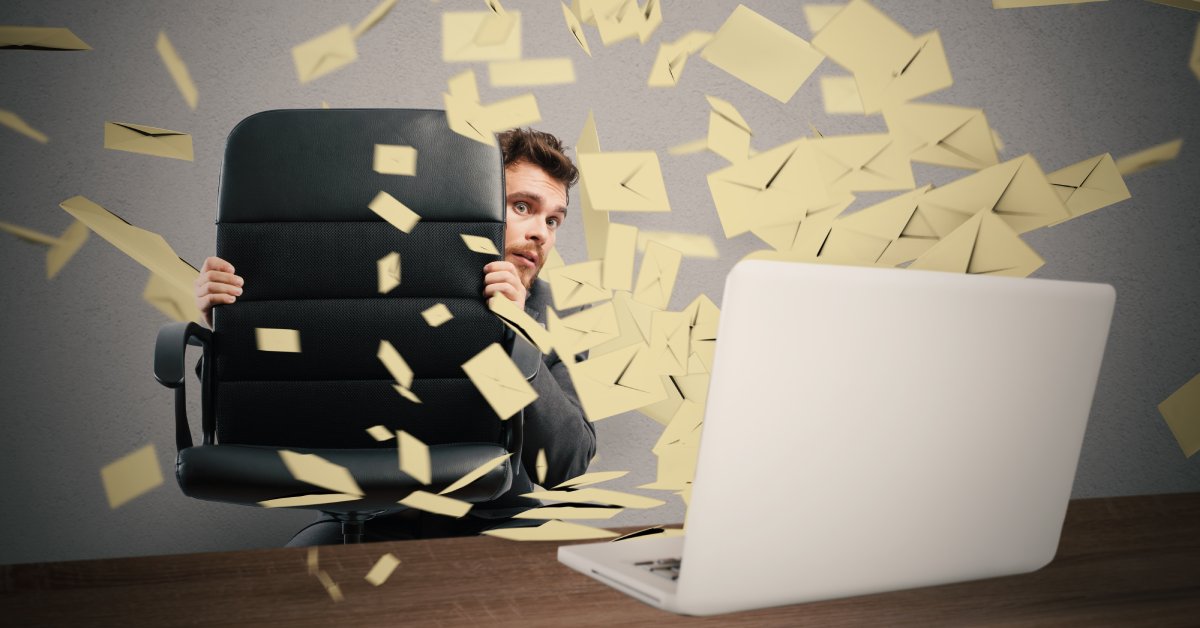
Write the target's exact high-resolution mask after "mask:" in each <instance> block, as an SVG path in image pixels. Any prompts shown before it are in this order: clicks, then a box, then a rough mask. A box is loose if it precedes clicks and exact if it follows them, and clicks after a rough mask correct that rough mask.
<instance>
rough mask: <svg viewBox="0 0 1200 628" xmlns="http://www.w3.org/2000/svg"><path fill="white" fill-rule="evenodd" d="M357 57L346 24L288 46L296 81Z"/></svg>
mask: <svg viewBox="0 0 1200 628" xmlns="http://www.w3.org/2000/svg"><path fill="white" fill-rule="evenodd" d="M357 60H358V46H356V45H355V43H354V32H353V31H352V30H350V25H349V24H342V25H341V26H338V27H337V28H335V29H333V30H331V31H329V32H326V33H322V34H320V35H317V36H316V37H313V38H312V39H310V40H308V41H306V42H304V43H302V44H300V45H298V46H296V47H294V48H292V61H293V62H294V63H295V65H296V77H297V78H299V80H300V84H301V85H303V84H305V83H309V82H311V81H314V80H316V79H319V78H321V77H322V76H325V75H326V74H329V73H331V72H334V71H336V70H339V69H341V68H343V67H345V66H347V65H349V64H351V63H353V62H355V61H357Z"/></svg>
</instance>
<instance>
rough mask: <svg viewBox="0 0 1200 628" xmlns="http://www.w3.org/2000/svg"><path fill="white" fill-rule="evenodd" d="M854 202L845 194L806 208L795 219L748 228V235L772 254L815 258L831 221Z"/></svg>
mask: <svg viewBox="0 0 1200 628" xmlns="http://www.w3.org/2000/svg"><path fill="white" fill-rule="evenodd" d="M853 202H854V196H853V195H851V194H845V195H844V196H842V197H841V198H839V199H838V200H837V201H836V202H833V203H830V204H828V205H822V206H821V207H811V208H807V209H806V210H805V212H804V216H803V217H802V218H800V219H799V220H790V221H788V222H784V223H780V224H777V225H767V226H765V227H758V228H756V229H752V230H751V233H753V234H754V235H755V236H758V238H759V239H760V240H762V241H763V242H766V243H767V244H769V245H771V246H772V247H773V248H774V249H775V250H776V251H792V252H795V253H799V254H802V255H806V256H812V257H816V256H817V254H818V253H819V252H820V251H821V247H822V246H824V244H825V240H826V239H827V237H828V236H829V230H830V228H831V227H832V225H833V221H834V220H835V219H836V218H837V217H838V216H839V215H840V214H841V213H842V212H843V211H845V210H846V208H847V207H849V206H850V205H851V203H853Z"/></svg>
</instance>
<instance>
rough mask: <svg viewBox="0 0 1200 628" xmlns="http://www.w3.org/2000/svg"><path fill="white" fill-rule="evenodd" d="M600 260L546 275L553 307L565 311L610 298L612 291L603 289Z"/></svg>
mask: <svg viewBox="0 0 1200 628" xmlns="http://www.w3.org/2000/svg"><path fill="white" fill-rule="evenodd" d="M603 264H604V262H603V261H602V260H592V261H589V262H580V263H578V264H569V265H567V266H562V267H560V268H555V269H554V271H553V272H550V273H547V274H546V281H547V282H548V283H549V284H550V294H551V296H553V297H554V307H555V308H556V309H559V310H565V309H568V308H572V307H578V306H580V305H587V304H588V303H595V302H597V301H604V300H605V299H608V298H611V297H612V291H611V290H609V289H607V288H605V287H604V281H603V278H602V272H603Z"/></svg>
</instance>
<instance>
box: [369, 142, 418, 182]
mask: <svg viewBox="0 0 1200 628" xmlns="http://www.w3.org/2000/svg"><path fill="white" fill-rule="evenodd" d="M373 168H374V170H375V172H378V173H379V174H399V175H405V176H410V177H411V176H415V175H416V174H417V149H415V148H413V147H412V146H395V145H392V144H376V145H375V159H374V164H373Z"/></svg>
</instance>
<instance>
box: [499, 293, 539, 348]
mask: <svg viewBox="0 0 1200 628" xmlns="http://www.w3.org/2000/svg"><path fill="white" fill-rule="evenodd" d="M488 309H489V310H491V312H492V314H495V315H496V316H497V317H498V318H499V319H500V320H501V321H503V322H504V324H505V325H508V326H509V327H510V328H511V329H512V330H513V331H514V332H516V333H517V334H518V335H519V336H521V337H523V338H524V339H526V340H528V341H529V344H532V345H533V346H535V347H537V348H538V350H539V351H541V352H542V353H545V354H547V355H549V353H550V352H551V351H553V350H554V339H553V338H552V337H551V335H550V332H548V331H546V328H545V327H542V324H541V323H539V322H537V321H536V320H534V319H533V317H532V316H530V315H529V314H527V313H526V312H525V310H523V309H521V308H519V307H517V304H516V303H514V302H513V301H512V300H510V299H509V298H508V297H506V296H504V295H502V294H496V295H492V298H490V299H488Z"/></svg>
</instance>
